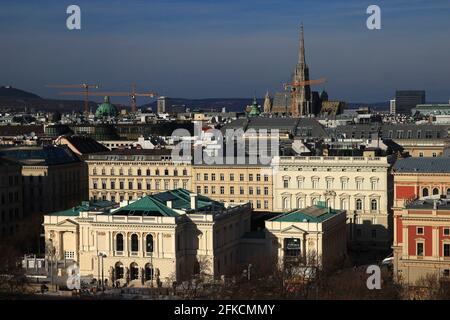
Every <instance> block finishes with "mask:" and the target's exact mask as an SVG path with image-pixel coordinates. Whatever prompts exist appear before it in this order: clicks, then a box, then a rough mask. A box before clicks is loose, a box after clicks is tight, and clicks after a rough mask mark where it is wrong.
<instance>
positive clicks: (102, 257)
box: [98, 252, 106, 291]
mask: <svg viewBox="0 0 450 320" xmlns="http://www.w3.org/2000/svg"><path fill="white" fill-rule="evenodd" d="M98 257H99V263H100V258H101V261H102V262H101V263H102V267H101V270H102V276H101V285H102V291H105V282H104V276H103V271H104V267H103V259H104V258H106V254H104V253H103V252H99V253H98ZM99 269H100V268H99ZM99 273H100V270H99ZM99 278H100V275H99Z"/></svg>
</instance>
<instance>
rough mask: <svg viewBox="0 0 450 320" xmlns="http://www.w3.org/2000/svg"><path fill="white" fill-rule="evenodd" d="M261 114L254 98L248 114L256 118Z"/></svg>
mask: <svg viewBox="0 0 450 320" xmlns="http://www.w3.org/2000/svg"><path fill="white" fill-rule="evenodd" d="M260 113H261V111H260V110H259V107H258V102H257V101H256V98H254V99H253V103H252V108H251V110H250V112H249V113H248V115H249V116H258V115H259V114H260Z"/></svg>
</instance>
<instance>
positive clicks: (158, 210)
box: [113, 189, 224, 217]
mask: <svg viewBox="0 0 450 320" xmlns="http://www.w3.org/2000/svg"><path fill="white" fill-rule="evenodd" d="M167 201H172V209H171V208H169V207H168V206H167ZM223 208H224V205H223V204H222V203H220V202H218V201H215V200H212V199H210V198H208V197H205V196H202V195H197V210H198V211H204V210H211V211H214V210H221V209H223ZM173 209H175V210H176V209H178V210H185V211H188V210H190V209H191V193H190V192H189V191H187V190H185V189H174V190H170V191H166V192H161V193H157V194H154V195H151V196H146V197H144V198H142V199H140V200H137V201H135V202H133V203H131V204H129V205H127V206H125V207H122V208H120V209H119V210H117V211H115V212H113V214H115V215H116V214H118V215H120V214H126V215H147V216H155V215H156V216H160V215H161V216H166V217H175V216H178V215H179V214H178V213H177V212H176V211H175V210H173Z"/></svg>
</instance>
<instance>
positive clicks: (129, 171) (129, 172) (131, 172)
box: [128, 168, 133, 176]
mask: <svg viewBox="0 0 450 320" xmlns="http://www.w3.org/2000/svg"><path fill="white" fill-rule="evenodd" d="M128 175H129V176H132V175H133V170H131V168H130V169H128Z"/></svg>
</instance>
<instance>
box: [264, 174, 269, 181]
mask: <svg viewBox="0 0 450 320" xmlns="http://www.w3.org/2000/svg"><path fill="white" fill-rule="evenodd" d="M264 181H265V182H268V181H269V175H267V174H265V175H264Z"/></svg>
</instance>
